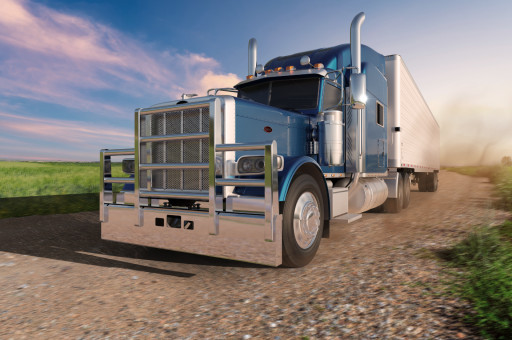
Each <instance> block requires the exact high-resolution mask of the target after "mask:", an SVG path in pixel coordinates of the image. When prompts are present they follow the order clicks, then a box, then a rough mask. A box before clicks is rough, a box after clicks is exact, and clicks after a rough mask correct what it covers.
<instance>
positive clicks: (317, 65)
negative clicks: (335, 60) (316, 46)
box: [313, 63, 324, 69]
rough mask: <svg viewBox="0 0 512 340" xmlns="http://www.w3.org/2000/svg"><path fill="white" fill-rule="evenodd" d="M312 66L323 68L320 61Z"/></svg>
mask: <svg viewBox="0 0 512 340" xmlns="http://www.w3.org/2000/svg"><path fill="white" fill-rule="evenodd" d="M313 67H314V68H317V69H320V68H324V64H322V63H317V64H315V65H314V66H313Z"/></svg>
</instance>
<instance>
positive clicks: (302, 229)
mask: <svg viewBox="0 0 512 340" xmlns="http://www.w3.org/2000/svg"><path fill="white" fill-rule="evenodd" d="M323 227H324V202H323V199H322V191H321V190H320V188H319V186H318V183H317V181H315V179H314V178H313V177H312V176H311V175H308V174H301V175H299V176H298V177H297V178H295V179H294V181H293V182H292V184H291V186H290V190H289V192H288V194H287V196H286V201H285V203H284V208H283V265H284V266H286V267H303V266H305V265H307V264H308V263H309V262H311V260H312V259H313V258H314V257H315V254H316V252H317V250H318V247H319V246H320V240H321V238H322V233H323Z"/></svg>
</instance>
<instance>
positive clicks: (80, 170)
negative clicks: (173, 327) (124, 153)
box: [0, 161, 126, 198]
mask: <svg viewBox="0 0 512 340" xmlns="http://www.w3.org/2000/svg"><path fill="white" fill-rule="evenodd" d="M112 172H113V176H114V177H123V176H126V175H125V174H124V173H123V172H122V169H121V164H119V163H113V164H112ZM120 188H121V186H120V185H117V186H115V187H114V190H120ZM99 189H100V169H99V163H71V162H8V161H0V198H9V197H28V196H50V195H70V194H88V193H98V192H99Z"/></svg>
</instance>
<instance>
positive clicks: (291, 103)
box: [238, 78, 320, 110]
mask: <svg viewBox="0 0 512 340" xmlns="http://www.w3.org/2000/svg"><path fill="white" fill-rule="evenodd" d="M319 88H320V78H301V79H286V80H271V81H267V82H263V83H259V84H254V85H247V86H244V87H241V88H239V89H238V97H239V98H242V99H249V100H253V101H255V102H258V103H261V104H266V105H270V106H275V107H279V108H281V109H286V110H308V109H315V108H317V106H318V96H319Z"/></svg>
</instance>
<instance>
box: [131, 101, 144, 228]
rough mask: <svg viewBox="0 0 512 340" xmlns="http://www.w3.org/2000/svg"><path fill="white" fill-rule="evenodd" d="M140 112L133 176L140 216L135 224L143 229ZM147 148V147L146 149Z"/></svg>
mask: <svg viewBox="0 0 512 340" xmlns="http://www.w3.org/2000/svg"><path fill="white" fill-rule="evenodd" d="M140 110H141V109H136V110H135V118H134V122H135V131H134V135H135V147H134V155H133V158H134V161H133V163H134V166H135V169H134V174H133V177H134V178H133V182H134V183H133V194H134V197H135V201H134V203H133V205H134V209H135V211H137V214H138V216H139V218H138V221H137V222H136V223H135V225H136V226H140V227H142V226H143V225H144V215H143V212H142V209H141V208H140V196H139V192H140V170H139V166H140V159H141V155H140V143H139V141H140V134H141V131H140V126H141V119H142V118H141V115H140ZM146 148H147V147H146Z"/></svg>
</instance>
